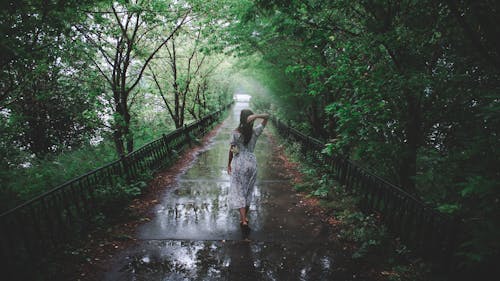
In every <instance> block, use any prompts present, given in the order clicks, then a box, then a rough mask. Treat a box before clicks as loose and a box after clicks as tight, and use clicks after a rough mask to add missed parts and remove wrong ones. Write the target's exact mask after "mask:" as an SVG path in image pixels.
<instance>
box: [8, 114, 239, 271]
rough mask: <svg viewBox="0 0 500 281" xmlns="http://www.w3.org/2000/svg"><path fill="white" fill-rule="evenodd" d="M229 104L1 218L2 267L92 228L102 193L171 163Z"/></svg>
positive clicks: (41, 254) (34, 199)
mask: <svg viewBox="0 0 500 281" xmlns="http://www.w3.org/2000/svg"><path fill="white" fill-rule="evenodd" d="M229 106H230V105H228V106H227V107H225V108H223V109H221V110H219V111H217V112H215V113H212V114H210V115H207V116H205V117H203V118H201V119H199V120H197V121H195V122H193V123H191V124H189V125H187V126H184V127H182V128H179V129H176V130H175V131H173V132H171V133H169V134H166V135H163V137H161V138H159V139H157V140H155V141H152V142H150V143H148V144H146V145H144V146H142V147H141V148H139V149H137V150H135V151H134V152H132V153H129V154H128V155H126V156H125V157H123V158H121V159H119V160H116V161H114V162H111V163H109V164H107V165H104V166H102V167H100V168H98V169H96V170H93V171H91V172H88V173H86V174H84V175H81V176H79V177H77V178H74V179H72V180H70V181H68V182H66V183H64V184H62V185H60V186H57V187H55V188H53V189H52V190H50V191H48V192H45V193H43V194H41V195H39V196H37V197H35V198H33V199H31V200H29V201H27V202H25V203H23V204H21V205H19V206H17V207H15V208H13V209H11V210H9V211H7V212H5V213H3V214H1V215H0V235H1V236H0V258H1V260H2V261H7V263H5V262H2V265H3V266H8V264H9V263H12V264H13V263H16V262H17V263H18V262H19V261H20V260H23V259H26V257H29V258H30V259H36V258H38V257H42V256H44V255H45V254H46V253H47V252H50V251H51V250H52V249H54V248H58V247H59V246H60V245H61V244H62V243H63V242H65V241H69V240H70V239H71V237H72V236H74V235H75V233H81V232H82V231H85V230H86V229H88V228H89V226H90V225H91V224H92V219H93V217H94V216H95V214H96V213H97V212H100V211H101V210H99V208H98V206H96V200H95V197H96V196H98V192H99V190H102V189H105V188H113V186H115V185H116V184H117V183H121V182H124V181H125V182H128V183H130V182H133V181H134V179H136V178H137V177H138V176H139V175H140V174H141V173H144V172H146V171H154V170H157V169H159V168H161V167H163V166H165V165H169V164H170V163H171V162H172V161H174V160H175V156H176V155H177V154H178V152H179V151H181V150H182V149H183V148H184V147H185V146H186V145H187V144H188V143H190V142H191V138H192V137H196V136H202V135H204V134H206V133H207V132H208V130H209V129H210V128H211V127H212V125H214V124H215V123H216V122H217V121H218V120H219V119H220V117H221V115H222V113H223V112H224V111H225V110H226V109H227V108H228V107H229Z"/></svg>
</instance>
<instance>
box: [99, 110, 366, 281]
mask: <svg viewBox="0 0 500 281" xmlns="http://www.w3.org/2000/svg"><path fill="white" fill-rule="evenodd" d="M245 107H248V104H245V103H237V104H236V105H235V106H234V107H233V109H232V111H231V112H230V114H229V117H228V118H227V119H226V120H225V122H224V124H223V126H222V127H221V128H220V129H219V131H218V132H217V134H216V135H215V136H214V137H213V138H212V139H211V140H210V142H209V143H208V144H207V145H206V146H205V147H204V149H203V150H202V152H201V153H200V154H199V156H198V157H197V159H196V160H195V161H194V162H193V163H192V166H190V167H189V168H188V169H186V170H185V172H184V173H182V174H181V175H179V177H178V180H177V182H176V184H175V185H174V186H171V187H169V188H167V189H166V192H165V193H164V194H163V197H162V198H159V199H158V201H159V202H161V203H160V204H158V205H157V206H156V207H155V209H154V212H155V214H156V216H155V218H154V219H153V220H151V221H150V222H149V223H147V224H145V225H143V226H141V227H140V228H139V229H138V231H137V237H138V239H139V240H140V242H139V243H138V245H136V246H134V247H132V248H130V249H127V250H125V251H124V252H122V253H120V254H119V255H117V256H116V257H115V259H114V262H113V266H112V268H111V269H110V271H109V272H107V273H106V276H105V280H367V279H363V278H360V276H357V273H356V271H357V270H356V268H353V263H352V261H349V258H348V257H346V256H345V253H344V251H342V248H341V247H340V245H339V244H338V242H336V240H335V239H333V238H332V237H334V236H335V234H334V233H330V232H331V230H330V228H329V227H328V226H327V225H325V224H323V223H322V222H321V221H320V220H319V219H318V218H315V217H311V216H309V215H308V214H307V213H306V212H305V210H304V209H303V208H302V207H299V206H298V205H299V201H300V197H298V196H297V195H296V194H295V192H294V191H293V188H292V186H291V183H290V181H289V179H288V178H286V177H284V176H283V175H282V173H280V172H279V167H277V166H276V159H275V157H276V155H274V153H273V152H274V149H273V145H272V143H271V141H270V139H269V136H268V132H266V133H265V134H263V135H262V136H261V137H260V139H259V140H258V141H257V148H256V156H257V161H258V163H259V164H258V179H257V183H256V186H255V190H254V193H253V199H254V200H253V203H252V205H251V206H250V213H249V219H250V223H249V224H250V227H251V231H250V232H246V231H242V229H240V226H239V215H238V212H237V210H230V209H228V207H227V193H228V188H229V175H228V174H227V172H226V166H227V157H228V148H229V136H230V131H231V130H232V129H234V128H235V127H236V126H237V123H238V120H239V112H240V110H241V109H242V108H245ZM257 122H260V121H257Z"/></svg>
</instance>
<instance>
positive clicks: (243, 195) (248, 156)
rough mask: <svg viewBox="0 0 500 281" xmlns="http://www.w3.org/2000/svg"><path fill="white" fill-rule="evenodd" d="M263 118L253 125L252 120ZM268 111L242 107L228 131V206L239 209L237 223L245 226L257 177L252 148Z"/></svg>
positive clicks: (246, 225) (264, 122)
mask: <svg viewBox="0 0 500 281" xmlns="http://www.w3.org/2000/svg"><path fill="white" fill-rule="evenodd" d="M257 118H261V119H263V121H262V123H261V124H260V125H258V126H256V127H255V129H254V128H253V123H254V120H255V119H257ZM268 118H269V115H268V114H253V112H252V111H251V110H249V109H243V110H242V111H241V114H240V125H239V126H238V128H236V129H235V130H234V131H233V132H232V133H231V146H230V148H229V162H228V164H227V172H228V173H229V174H230V175H231V185H230V188H229V196H228V200H229V207H230V208H231V209H238V210H239V211H240V225H241V226H242V227H248V218H247V213H248V209H249V207H250V199H251V195H252V190H253V186H254V184H255V179H256V178H257V160H256V158H255V154H253V151H254V149H255V143H256V142H257V138H258V137H259V136H260V134H261V133H262V131H263V130H264V127H265V126H266V124H267V119H268Z"/></svg>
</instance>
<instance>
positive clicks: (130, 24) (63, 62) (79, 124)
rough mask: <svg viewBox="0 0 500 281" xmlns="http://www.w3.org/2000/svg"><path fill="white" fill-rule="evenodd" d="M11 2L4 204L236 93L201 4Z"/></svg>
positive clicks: (4, 25)
mask: <svg viewBox="0 0 500 281" xmlns="http://www.w3.org/2000/svg"><path fill="white" fill-rule="evenodd" d="M1 5H2V6H1V8H2V9H1V11H0V14H1V17H0V30H1V35H0V36H1V43H0V51H1V52H2V56H1V61H0V75H1V76H0V130H1V132H2V133H1V135H0V186H1V189H0V211H5V210H6V209H8V208H11V207H13V206H15V205H16V204H19V203H20V202H22V201H23V200H26V199H29V198H31V197H33V196H34V195H36V194H39V193H41V192H43V191H46V190H47V189H48V188H51V187H54V186H56V185H58V184H60V183H62V182H64V181H65V180H68V179H70V178H72V177H76V176H78V175H80V174H83V173H85V172H87V171H89V170H92V169H94V168H97V167H98V166H100V165H102V164H104V163H106V162H109V161H110V160H113V159H116V158H117V157H120V156H123V155H125V154H126V153H128V152H131V151H133V150H134V149H135V148H136V147H137V144H139V145H141V144H144V143H146V142H148V141H151V140H152V139H154V138H157V137H159V136H160V135H161V134H163V133H166V132H168V131H169V130H172V129H173V128H176V127H181V126H183V125H184V124H186V123H187V122H190V121H192V120H195V119H198V118H200V117H202V116H204V115H206V114H208V113H210V112H213V111H215V110H217V109H219V108H220V107H221V106H223V105H225V104H227V103H228V102H229V101H230V100H231V95H230V90H229V89H230V87H231V80H230V75H229V74H228V73H229V72H230V71H231V65H232V64H233V59H232V58H229V57H227V56H223V55H222V56H221V55H219V54H218V53H217V52H215V51H214V50H213V49H211V48H209V47H208V42H209V40H210V38H211V34H212V33H213V32H211V31H210V30H209V25H206V24H205V23H206V22H207V20H210V19H207V18H206V17H205V16H204V14H205V13H203V9H205V6H203V5H201V4H200V3H197V1H192V3H189V2H187V1H168V0H144V1H142V0H138V1H110V0H85V1H56V0H49V1H31V0H23V1H2V4H1ZM211 29H212V31H213V28H211ZM172 46H174V48H175V50H173V49H172ZM168 53H173V55H172V58H171V60H170V61H168V60H165V57H168ZM186 53H189V59H186V55H185V54H186ZM174 57H175V58H174ZM174 59H175V61H173V60H174ZM167 65H174V67H173V68H171V69H175V75H174V76H175V77H174V78H172V75H171V73H172V71H171V69H169V68H167V67H166V66H167ZM180 96H181V98H180V99H179V97H180ZM179 101H180V102H179Z"/></svg>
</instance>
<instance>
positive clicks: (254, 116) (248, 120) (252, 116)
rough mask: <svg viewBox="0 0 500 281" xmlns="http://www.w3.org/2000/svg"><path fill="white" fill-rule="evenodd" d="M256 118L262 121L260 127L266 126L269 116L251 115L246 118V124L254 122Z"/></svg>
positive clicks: (265, 114)
mask: <svg viewBox="0 0 500 281" xmlns="http://www.w3.org/2000/svg"><path fill="white" fill-rule="evenodd" d="M257 118H261V119H263V120H262V125H263V126H265V125H266V124H267V119H269V114H267V113H264V114H252V115H250V116H248V118H247V122H248V123H250V122H252V121H254V120H255V119H257Z"/></svg>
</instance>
